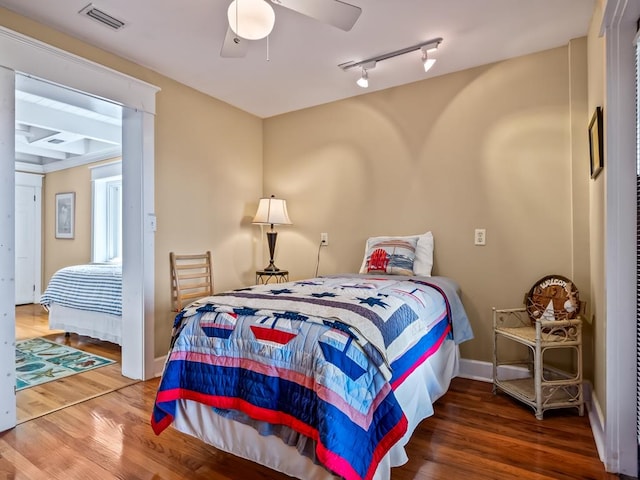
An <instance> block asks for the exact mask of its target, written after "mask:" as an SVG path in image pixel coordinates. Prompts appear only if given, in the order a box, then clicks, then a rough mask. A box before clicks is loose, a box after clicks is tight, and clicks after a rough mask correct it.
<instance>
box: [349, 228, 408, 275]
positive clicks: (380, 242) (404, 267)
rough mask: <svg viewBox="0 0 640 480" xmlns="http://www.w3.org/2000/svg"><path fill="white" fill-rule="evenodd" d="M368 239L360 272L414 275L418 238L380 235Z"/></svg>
mask: <svg viewBox="0 0 640 480" xmlns="http://www.w3.org/2000/svg"><path fill="white" fill-rule="evenodd" d="M371 240H372V239H369V240H368V241H367V251H366V252H365V258H364V263H363V268H361V270H360V273H374V274H376V273H378V274H379V273H388V274H392V275H413V262H414V260H415V258H416V246H417V244H418V239H417V238H407V237H404V238H402V237H380V238H378V239H376V240H373V241H371Z"/></svg>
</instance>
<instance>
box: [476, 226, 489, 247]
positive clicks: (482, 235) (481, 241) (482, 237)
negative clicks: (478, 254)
mask: <svg viewBox="0 0 640 480" xmlns="http://www.w3.org/2000/svg"><path fill="white" fill-rule="evenodd" d="M474 244H475V245H486V244H487V231H486V230H485V229H484V228H476V232H475V237H474Z"/></svg>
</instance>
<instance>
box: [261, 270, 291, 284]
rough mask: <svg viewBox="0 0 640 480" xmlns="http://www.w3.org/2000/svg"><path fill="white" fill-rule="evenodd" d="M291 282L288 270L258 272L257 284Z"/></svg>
mask: <svg viewBox="0 0 640 480" xmlns="http://www.w3.org/2000/svg"><path fill="white" fill-rule="evenodd" d="M288 281H289V271H288V270H275V271H273V270H256V284H257V285H260V284H264V285H266V284H267V283H285V282H288Z"/></svg>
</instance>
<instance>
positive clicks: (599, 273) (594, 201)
mask: <svg viewBox="0 0 640 480" xmlns="http://www.w3.org/2000/svg"><path fill="white" fill-rule="evenodd" d="M603 11H604V0H598V2H596V8H595V10H594V13H593V18H592V19H591V25H590V27H589V35H588V64H589V70H588V85H589V90H588V98H589V115H592V114H593V112H594V110H595V108H596V106H598V105H599V106H601V107H603V109H605V111H606V105H604V99H605V39H604V38H603V37H600V25H601V23H602V16H603ZM605 118H606V115H605ZM606 128H607V127H606V125H605V126H604V129H605V132H606V131H607V130H606ZM605 139H606V135H605ZM605 161H606V160H605ZM606 175H607V168H606V167H605V169H604V170H603V171H602V173H600V175H599V176H598V177H597V178H596V179H595V180H592V181H590V183H589V227H590V228H589V242H590V265H591V299H592V308H591V321H592V323H593V350H594V378H593V384H594V385H593V386H594V395H595V397H596V399H597V400H598V402H599V404H600V406H601V407H602V411H603V412H604V411H606V398H607V396H606V372H607V368H606V367H607V366H606V304H605V266H604V248H605V243H604V242H605V240H604V231H605V178H606Z"/></svg>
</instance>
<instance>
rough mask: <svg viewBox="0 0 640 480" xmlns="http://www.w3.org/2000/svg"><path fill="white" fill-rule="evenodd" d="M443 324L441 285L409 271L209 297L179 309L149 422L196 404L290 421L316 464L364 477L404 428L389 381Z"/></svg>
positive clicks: (445, 303) (165, 421)
mask: <svg viewBox="0 0 640 480" xmlns="http://www.w3.org/2000/svg"><path fill="white" fill-rule="evenodd" d="M465 319H466V316H465ZM451 320H452V313H451V305H450V302H449V298H448V296H447V294H445V292H444V290H443V289H442V288H441V287H439V286H438V285H435V284H431V283H430V282H429V281H423V280H417V279H413V278H407V277H401V279H397V278H389V277H381V278H376V277H370V276H365V277H362V278H361V277H330V278H314V279H310V280H305V281H299V282H289V283H285V284H278V285H259V286H254V287H250V288H245V289H239V290H235V291H231V292H225V293H222V294H218V295H214V296H211V297H207V298H205V299H202V300H200V301H199V302H197V303H196V304H194V305H192V306H190V307H189V308H187V309H185V310H183V311H182V312H181V313H180V314H178V316H177V317H176V321H175V325H174V336H173V339H172V347H171V351H170V353H169V357H168V361H167V364H166V367H165V371H164V374H163V377H162V380H161V383H160V386H159V388H158V392H157V397H156V402H155V406H154V411H153V414H152V427H153V429H154V431H155V432H156V433H157V434H160V433H161V432H162V431H163V430H164V429H165V428H166V427H167V426H169V425H170V424H171V422H172V421H173V417H174V415H175V402H176V401H177V400H179V399H188V400H194V401H197V402H201V403H203V404H206V405H209V406H211V407H212V408H214V409H216V411H217V412H219V413H221V414H224V413H225V412H239V413H241V414H242V415H243V416H246V417H247V418H250V419H253V420H256V421H262V422H269V423H272V424H276V425H282V426H284V427H287V428H288V429H291V430H293V431H295V432H297V433H299V434H301V435H304V436H306V437H308V438H310V439H311V440H312V441H313V442H314V445H315V451H314V460H315V461H317V462H319V463H321V464H322V465H323V466H324V467H325V468H327V469H328V470H329V471H331V472H332V473H334V474H336V475H338V476H341V477H343V478H345V479H349V480H351V479H369V478H372V477H373V474H374V473H375V470H376V467H377V465H378V463H379V461H380V459H381V458H382V457H384V455H385V454H386V453H387V451H388V450H389V449H390V448H391V446H392V445H393V444H394V443H395V442H397V441H398V440H399V439H400V438H401V437H402V436H403V435H404V433H405V431H406V429H407V420H406V418H405V416H404V414H403V412H402V409H401V407H400V406H399V404H398V402H397V400H396V399H395V396H394V393H393V392H394V389H395V388H396V387H397V386H398V385H400V384H401V383H402V382H403V381H404V379H405V378H406V377H407V376H408V375H409V374H410V373H411V372H412V371H413V370H414V369H415V368H417V366H419V365H420V364H422V362H424V361H425V360H426V359H427V358H429V356H430V355H431V354H432V353H433V352H435V351H436V350H437V349H438V347H439V345H440V344H441V343H442V342H443V341H444V339H445V338H451V336H452V334H453V332H452V324H451ZM354 445H357V446H358V448H357V449H354V448H353V446H354Z"/></svg>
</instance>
